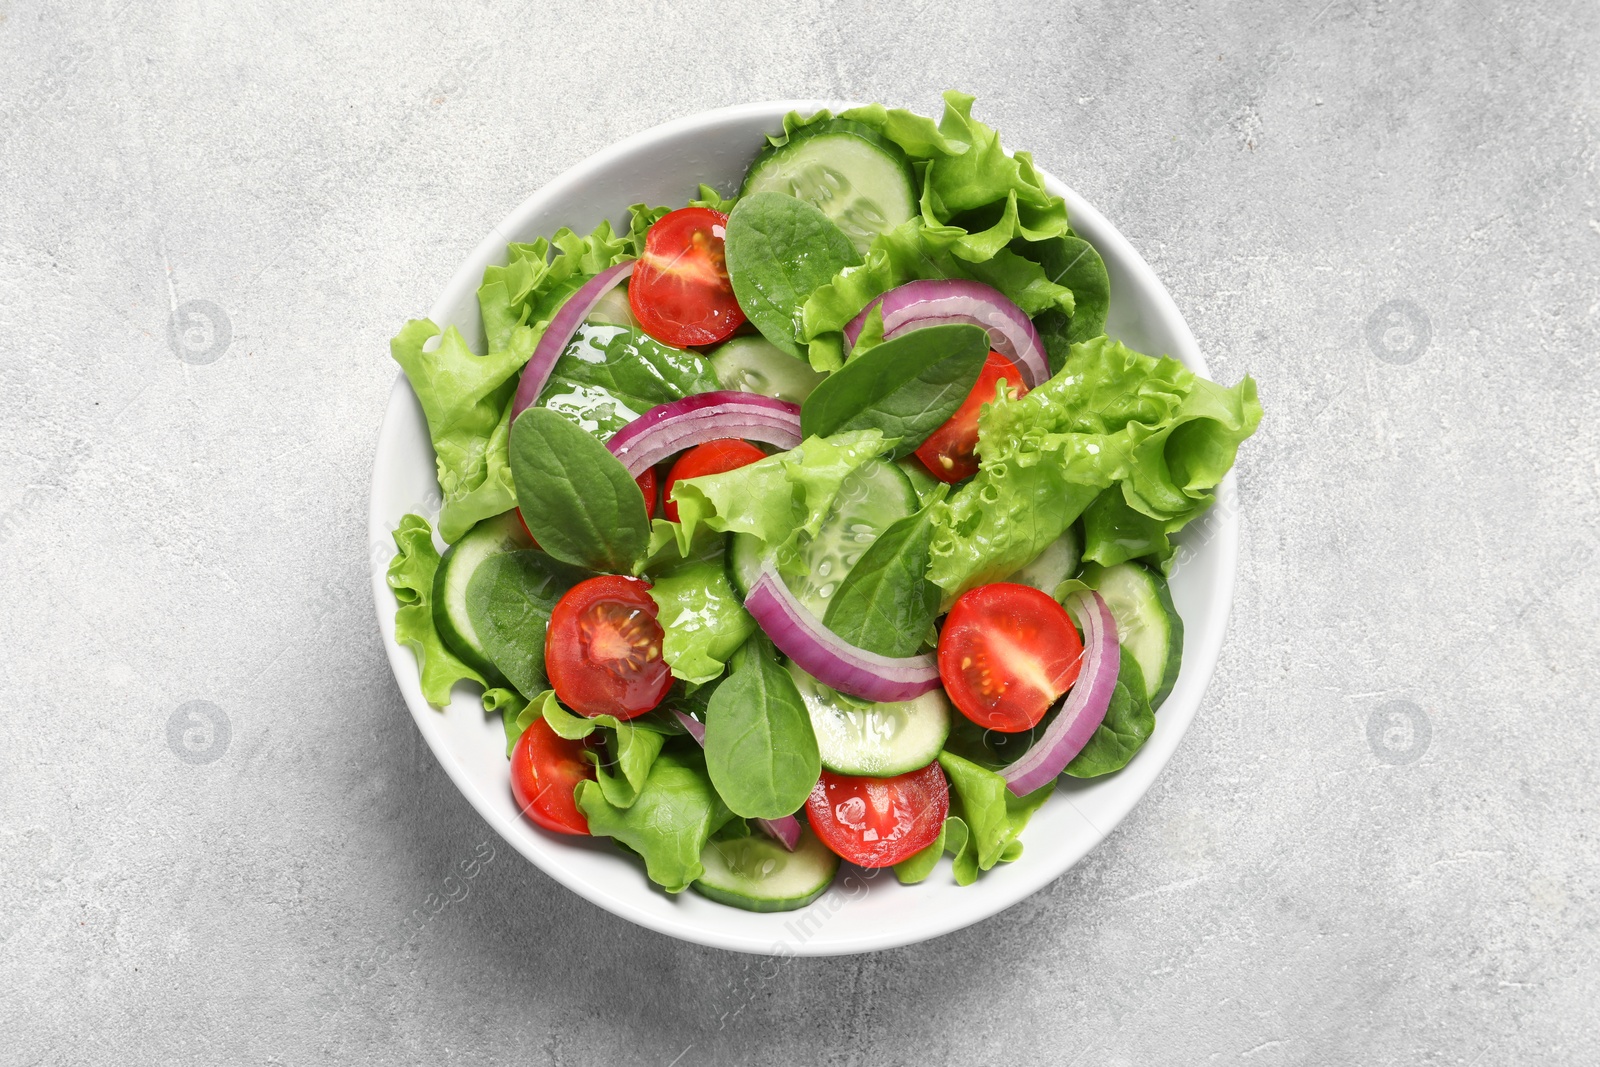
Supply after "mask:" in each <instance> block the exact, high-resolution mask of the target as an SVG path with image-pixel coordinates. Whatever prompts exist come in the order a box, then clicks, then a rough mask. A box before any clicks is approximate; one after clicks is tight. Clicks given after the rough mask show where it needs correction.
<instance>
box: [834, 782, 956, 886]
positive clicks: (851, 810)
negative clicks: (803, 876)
mask: <svg viewBox="0 0 1600 1067" xmlns="http://www.w3.org/2000/svg"><path fill="white" fill-rule="evenodd" d="M949 813H950V784H949V783H948V782H946V781H945V778H944V771H943V770H941V769H940V767H939V764H938V763H936V762H935V763H930V764H928V765H927V766H926V767H924V768H922V770H920V771H912V772H910V773H909V774H898V775H895V776H894V777H893V778H856V777H851V776H849V775H844V774H834V773H832V772H831V771H823V772H822V777H821V778H819V779H817V784H816V788H814V789H812V790H811V796H810V797H809V798H808V799H807V800H806V818H807V819H809V820H810V821H811V828H812V829H813V830H815V831H816V832H817V836H818V837H820V838H821V839H822V843H823V844H825V845H827V846H828V847H829V848H831V849H833V851H835V852H837V853H838V854H839V855H840V856H841V857H843V858H844V859H847V860H849V861H850V862H851V863H854V864H856V865H857V866H858V867H891V866H893V865H894V864H896V863H899V862H900V861H901V860H904V859H906V858H908V857H910V856H912V855H915V854H916V853H918V852H921V851H922V850H923V849H925V848H927V847H928V846H929V845H931V844H933V842H934V839H935V838H937V837H938V836H939V830H940V829H941V828H942V827H943V826H944V819H945V816H946V815H948V814H949Z"/></svg>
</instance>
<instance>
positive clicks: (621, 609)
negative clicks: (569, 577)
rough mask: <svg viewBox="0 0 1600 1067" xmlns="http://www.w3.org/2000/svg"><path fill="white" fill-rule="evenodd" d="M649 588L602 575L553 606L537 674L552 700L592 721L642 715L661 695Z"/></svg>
mask: <svg viewBox="0 0 1600 1067" xmlns="http://www.w3.org/2000/svg"><path fill="white" fill-rule="evenodd" d="M649 588H650V586H649V585H648V584H647V583H645V582H642V581H640V580H639V579H638V578H625V577H623V576H622V575H619V574H604V575H601V576H600V577H598V578H589V579H586V580H585V581H581V582H579V583H578V584H577V585H575V586H573V587H572V588H571V589H569V590H567V592H566V594H565V595H564V596H562V598H561V599H560V600H559V601H557V602H556V606H555V610H554V611H552V612H551V613H550V624H549V626H548V627H547V628H546V631H545V641H544V669H545V673H546V674H547V675H549V677H550V687H551V688H552V689H554V690H555V691H556V697H557V698H558V699H559V700H560V701H561V703H563V704H565V705H566V706H567V707H569V708H571V709H572V710H573V711H575V712H577V713H578V714H579V715H587V716H589V717H591V718H593V717H594V716H596V715H615V716H616V717H617V718H619V719H631V718H634V717H635V716H638V715H643V714H644V713H645V712H647V711H649V710H650V709H651V708H653V707H655V706H656V705H657V704H659V703H661V699H662V698H663V697H665V696H666V695H667V690H668V689H669V688H671V686H672V672H671V671H670V670H668V669H667V664H666V662H665V661H664V660H663V659H662V658H661V642H662V639H663V637H664V635H663V633H662V630H661V624H660V623H659V622H657V621H656V602H655V601H654V600H651V599H650V593H649V592H648V590H649Z"/></svg>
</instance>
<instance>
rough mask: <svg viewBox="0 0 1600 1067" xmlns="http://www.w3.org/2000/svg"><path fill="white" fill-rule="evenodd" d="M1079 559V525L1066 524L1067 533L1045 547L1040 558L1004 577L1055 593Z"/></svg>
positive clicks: (1081, 558)
mask: <svg viewBox="0 0 1600 1067" xmlns="http://www.w3.org/2000/svg"><path fill="white" fill-rule="evenodd" d="M1082 561H1083V549H1082V545H1081V543H1080V542H1079V540H1078V527H1077V526H1076V525H1072V526H1068V527H1067V532H1066V533H1064V534H1062V535H1061V536H1060V537H1058V538H1056V539H1055V540H1054V541H1051V542H1050V543H1049V544H1048V545H1046V546H1045V547H1044V551H1043V552H1041V553H1039V558H1037V559H1035V560H1034V561H1033V562H1032V563H1030V564H1028V565H1027V566H1026V567H1024V568H1022V569H1021V570H1020V571H1018V572H1017V573H1015V574H1013V575H1012V576H1011V577H1010V578H1007V579H1006V581H1008V582H1015V583H1017V584H1018V585H1031V586H1033V587H1034V588H1035V589H1040V590H1043V591H1044V592H1046V593H1049V594H1050V595H1051V596H1055V595H1056V586H1058V585H1060V584H1061V583H1062V582H1064V581H1066V580H1067V579H1068V578H1071V577H1072V576H1073V575H1074V574H1076V573H1078V564H1079V563H1081V562H1082Z"/></svg>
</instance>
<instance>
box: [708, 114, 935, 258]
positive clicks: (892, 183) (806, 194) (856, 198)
mask: <svg viewBox="0 0 1600 1067" xmlns="http://www.w3.org/2000/svg"><path fill="white" fill-rule="evenodd" d="M769 191H770V192H778V193H787V194H789V195H790V196H794V197H799V198H800V199H801V200H807V201H810V202H811V203H812V204H815V205H816V206H817V208H819V209H820V210H821V211H822V213H823V214H824V215H827V216H828V218H830V219H832V220H833V222H834V224H835V225H837V226H838V227H839V229H841V230H843V231H844V234H845V236H846V237H848V238H850V241H851V243H852V244H854V245H855V246H856V249H857V250H858V251H860V252H861V253H862V254H863V255H865V254H866V251H867V248H868V247H869V246H871V244H872V239H873V238H874V237H877V236H878V235H879V234H880V233H888V232H889V231H890V230H892V229H894V228H895V227H896V226H898V225H900V224H901V223H902V222H905V221H906V220H907V219H910V218H911V217H912V216H914V215H916V214H917V183H916V175H915V174H914V173H913V172H912V169H911V162H910V160H908V159H907V158H906V154H905V153H904V152H902V151H901V150H900V146H899V145H896V144H895V143H894V142H892V141H890V140H888V139H887V138H885V137H883V136H882V135H880V134H879V133H878V131H876V130H874V129H873V128H872V127H870V126H865V125H863V124H861V123H859V122H852V121H851V120H849V119H833V120H831V121H828V122H819V123H816V124H814V125H812V126H803V127H801V128H800V129H798V130H796V131H795V132H794V134H793V135H792V136H791V137H790V138H789V140H788V142H787V143H786V144H784V145H782V146H781V147H778V148H772V147H768V148H766V149H765V150H764V151H763V152H762V153H761V154H760V155H758V156H757V157H756V159H755V162H754V163H752V164H750V170H749V171H748V172H746V174H745V177H744V188H743V189H741V190H740V193H739V195H740V196H749V195H750V194H751V193H761V192H769Z"/></svg>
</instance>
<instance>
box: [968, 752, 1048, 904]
mask: <svg viewBox="0 0 1600 1067" xmlns="http://www.w3.org/2000/svg"><path fill="white" fill-rule="evenodd" d="M939 766H940V767H942V768H943V769H944V773H945V776H946V777H947V778H948V779H949V780H950V802H951V811H952V813H953V815H954V816H955V817H957V818H959V819H960V820H961V821H962V822H963V823H964V824H965V827H966V830H967V834H966V839H965V840H964V841H963V842H961V845H960V848H959V849H957V850H956V854H955V861H954V862H955V875H956V881H957V882H958V883H960V884H961V885H970V884H971V883H972V882H974V881H976V880H977V877H978V872H979V871H987V870H988V869H989V868H991V867H993V866H994V865H995V864H996V863H1000V862H1002V861H1005V862H1010V861H1011V860H1014V859H1016V858H1017V857H1018V856H1020V855H1022V843H1021V842H1020V841H1018V840H1017V839H1018V838H1019V837H1020V836H1021V834H1022V831H1023V828H1024V827H1026V826H1027V825H1028V820H1029V819H1031V818H1032V817H1033V813H1034V812H1036V811H1038V810H1039V808H1040V806H1041V805H1043V804H1044V802H1045V801H1046V800H1048V799H1050V794H1051V792H1052V791H1053V790H1054V789H1055V783H1054V782H1052V783H1050V784H1049V785H1047V786H1044V787H1043V788H1040V789H1036V790H1034V791H1033V792H1032V793H1029V794H1028V795H1027V796H1025V797H1019V796H1017V795H1015V794H1014V793H1012V792H1011V790H1010V789H1008V788H1007V787H1006V781H1005V779H1004V778H1002V777H1000V776H999V775H998V774H996V773H995V772H994V771H991V770H988V769H987V768H984V767H980V766H978V765H977V764H976V763H973V762H972V761H971V760H967V759H963V758H962V757H961V756H958V755H956V754H955V753H953V752H949V751H945V752H941V753H940V754H939Z"/></svg>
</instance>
